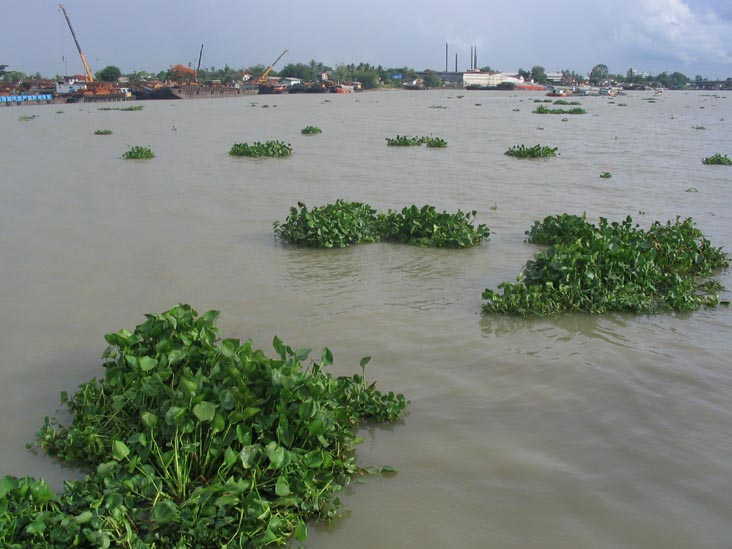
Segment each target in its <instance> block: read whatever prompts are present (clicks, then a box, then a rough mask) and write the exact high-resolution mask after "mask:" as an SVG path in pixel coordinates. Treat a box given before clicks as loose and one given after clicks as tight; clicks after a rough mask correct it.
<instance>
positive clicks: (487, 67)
mask: <svg viewBox="0 0 732 549" xmlns="http://www.w3.org/2000/svg"><path fill="white" fill-rule="evenodd" d="M478 70H479V71H480V72H499V71H494V70H493V69H492V68H490V67H489V66H488V65H486V66H485V67H481V68H480V69H478Z"/></svg>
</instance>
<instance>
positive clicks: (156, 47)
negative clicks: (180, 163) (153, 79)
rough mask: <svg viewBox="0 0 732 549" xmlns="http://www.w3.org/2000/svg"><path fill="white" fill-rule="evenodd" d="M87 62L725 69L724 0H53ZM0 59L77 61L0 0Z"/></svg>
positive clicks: (53, 21)
mask: <svg viewBox="0 0 732 549" xmlns="http://www.w3.org/2000/svg"><path fill="white" fill-rule="evenodd" d="M64 4H65V6H66V9H67V11H68V14H69V17H70V18H71V22H72V24H73V26H74V30H75V31H76V34H77V37H78V39H79V42H80V44H81V47H82V50H83V51H84V53H85V55H86V58H87V60H88V62H89V65H90V67H91V69H92V71H97V70H100V69H102V68H104V67H106V66H108V65H114V66H117V67H119V68H120V69H121V71H122V72H123V73H130V72H133V71H139V70H145V71H150V72H158V71H160V70H165V69H167V68H169V67H170V66H171V65H174V64H178V63H180V64H183V65H186V64H188V63H193V64H195V63H197V61H198V53H199V49H200V47H201V44H204V50H203V59H202V65H203V66H205V67H217V68H221V67H224V66H225V65H229V66H230V67H232V68H235V69H238V68H242V67H249V66H253V65H257V64H262V65H269V64H270V63H272V62H273V61H274V60H275V59H276V58H277V56H278V55H279V54H280V53H281V52H282V51H283V50H284V49H287V50H289V51H288V54H287V56H285V57H284V58H283V59H282V60H280V62H279V63H278V65H277V68H281V67H282V66H284V65H285V64H287V63H307V62H309V61H310V60H311V59H313V60H315V61H320V62H323V63H324V64H326V65H330V66H333V67H335V66H337V65H339V64H346V63H359V62H366V63H370V64H372V65H382V66H384V67H402V66H407V67H411V68H414V69H416V70H424V69H434V70H444V69H445V44H446V43H447V44H449V55H448V67H449V70H453V69H454V68H455V67H454V64H455V55H456V54H457V58H458V69H459V70H467V69H468V68H470V66H471V60H470V52H471V47H472V46H475V47H476V48H477V61H478V63H477V66H478V67H483V66H490V67H491V68H493V69H495V70H502V71H516V70H518V69H519V68H523V69H528V70H530V69H531V67H532V66H534V65H540V66H542V67H544V68H545V69H546V70H547V71H548V72H555V71H560V70H565V69H567V70H570V71H574V72H577V73H579V74H587V73H588V72H589V71H590V70H591V69H592V67H593V66H595V65H597V64H600V63H602V64H605V65H607V66H608V69H609V71H610V73H613V74H618V73H619V74H625V73H626V72H627V70H628V69H630V68H632V69H634V70H638V71H642V72H646V73H650V74H658V73H660V72H664V71H666V72H669V73H670V72H674V71H679V72H682V73H684V74H685V75H687V76H688V77H689V78H692V79H693V78H694V77H695V76H696V75H701V76H703V77H705V78H709V79H725V78H727V77H730V76H732V40H730V39H729V37H730V36H732V2H729V0H613V2H600V1H598V0H590V1H589V2H588V1H586V0H585V1H581V0H565V1H563V2H561V3H557V2H546V0H541V1H539V0H516V1H514V2H499V1H490V0H489V1H488V2H485V1H482V2H479V1H477V0H458V1H456V2H452V3H444V2H436V1H433V0H424V1H423V2H421V3H414V2H404V1H401V0H391V1H385V0H372V1H370V2H363V3H352V2H348V3H344V2H342V1H340V2H336V1H335V0H311V1H310V2H306V3H305V2H296V1H294V0H281V1H279V2H276V3H269V4H265V3H257V4H253V3H248V2H247V3H243V2H239V1H236V0H189V1H188V2H180V1H179V0H176V1H173V0H155V1H153V2H150V1H147V0H146V1H142V0H127V1H126V2H122V3H113V2H108V1H104V0H99V1H96V2H88V1H87V2H85V1H83V0H67V1H66V2H64ZM0 64H7V65H8V69H7V70H11V71H21V72H25V73H35V72H40V73H41V74H42V75H44V76H54V75H56V74H60V75H62V74H79V73H83V67H82V65H81V61H80V60H79V56H78V53H77V51H76V46H75V45H74V42H73V39H72V37H71V34H70V32H69V29H68V27H67V25H66V21H65V19H64V17H63V14H62V13H61V11H60V9H59V7H58V2H55V1H50V0H24V1H23V2H8V3H7V4H6V5H4V6H3V14H2V18H1V19H0Z"/></svg>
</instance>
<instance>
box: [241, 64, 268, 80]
mask: <svg viewBox="0 0 732 549" xmlns="http://www.w3.org/2000/svg"><path fill="white" fill-rule="evenodd" d="M247 70H248V71H249V74H251V75H252V78H259V77H260V76H262V75H263V74H264V71H266V70H267V67H265V66H264V65H254V66H253V67H249V68H248V69H247ZM270 74H272V73H270Z"/></svg>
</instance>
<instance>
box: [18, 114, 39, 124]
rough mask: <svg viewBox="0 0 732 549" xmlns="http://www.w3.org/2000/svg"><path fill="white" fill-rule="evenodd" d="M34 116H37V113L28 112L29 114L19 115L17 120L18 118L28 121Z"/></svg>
mask: <svg viewBox="0 0 732 549" xmlns="http://www.w3.org/2000/svg"><path fill="white" fill-rule="evenodd" d="M34 118H38V115H37V114H30V115H28V114H24V115H22V116H19V117H18V120H20V121H21V122H28V121H29V120H33V119H34Z"/></svg>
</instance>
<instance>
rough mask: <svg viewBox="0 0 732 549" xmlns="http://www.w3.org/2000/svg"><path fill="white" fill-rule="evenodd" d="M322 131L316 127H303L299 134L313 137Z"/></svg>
mask: <svg viewBox="0 0 732 549" xmlns="http://www.w3.org/2000/svg"><path fill="white" fill-rule="evenodd" d="M322 131H323V130H321V129H320V128H318V127H317V126H305V127H304V128H303V129H302V130H300V133H302V134H304V135H315V134H317V133H322Z"/></svg>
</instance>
